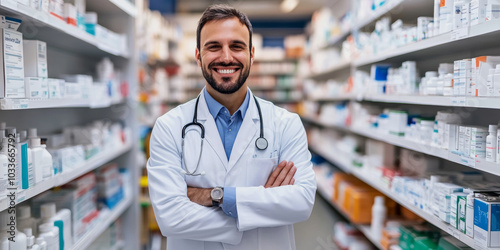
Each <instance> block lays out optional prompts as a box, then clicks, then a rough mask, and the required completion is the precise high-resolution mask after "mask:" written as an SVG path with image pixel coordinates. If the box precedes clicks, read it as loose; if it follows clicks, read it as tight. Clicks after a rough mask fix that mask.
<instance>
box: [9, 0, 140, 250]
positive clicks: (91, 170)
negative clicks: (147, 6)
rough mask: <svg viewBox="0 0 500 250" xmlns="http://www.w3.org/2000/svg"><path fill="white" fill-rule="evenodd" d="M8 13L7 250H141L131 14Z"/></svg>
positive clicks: (95, 8)
mask: <svg viewBox="0 0 500 250" xmlns="http://www.w3.org/2000/svg"><path fill="white" fill-rule="evenodd" d="M0 15H1V19H2V22H1V23H0V31H1V34H2V36H1V37H2V39H1V41H0V42H1V43H2V45H1V46H2V48H3V49H2V50H1V53H0V54H1V55H0V56H1V57H2V58H1V61H2V66H1V67H2V68H1V72H3V73H2V75H1V85H0V86H1V87H0V138H1V140H2V141H3V143H2V147H1V148H2V150H1V154H0V160H1V164H0V166H2V169H1V173H2V174H0V192H1V194H2V197H1V198H0V221H1V225H2V226H1V228H0V237H1V239H0V240H1V243H0V244H1V247H0V248H1V249H16V250H17V249H19V250H22V249H38V248H37V247H41V248H40V249H121V248H124V246H127V248H130V249H138V248H139V237H138V235H139V230H138V228H137V225H138V224H139V208H138V207H137V205H136V204H137V203H138V191H139V189H138V186H137V184H136V183H137V179H138V170H137V169H138V168H137V164H136V162H137V161H136V156H137V152H138V148H137V146H136V144H137V143H136V142H137V140H138V136H137V132H136V131H137V128H136V127H137V121H136V118H135V113H136V111H135V106H136V105H135V104H134V103H135V101H134V99H135V96H136V95H135V91H136V86H135V85H136V84H135V82H136V74H137V73H136V67H137V66H136V62H135V55H134V54H133V53H131V52H132V51H133V48H134V46H135V45H134V34H135V33H134V27H135V22H134V20H135V15H136V8H135V5H134V4H133V3H131V2H129V1H120V0H109V1H108V0H105V1H93V0H87V1H81V0H70V1H62V0H61V1H59V0H54V1H45V0H43V1H24V0H19V1H15V0H2V1H0ZM116 19H119V20H120V22H116V21H115V20H116ZM14 240H15V241H14ZM44 246H45V248H44Z"/></svg>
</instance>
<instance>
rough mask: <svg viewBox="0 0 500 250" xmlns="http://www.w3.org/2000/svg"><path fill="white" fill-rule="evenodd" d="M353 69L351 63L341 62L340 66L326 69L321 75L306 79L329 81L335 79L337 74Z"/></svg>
mask: <svg viewBox="0 0 500 250" xmlns="http://www.w3.org/2000/svg"><path fill="white" fill-rule="evenodd" d="M350 67H351V61H340V62H339V63H338V64H336V65H334V66H333V67H331V68H329V69H326V70H324V71H322V72H319V73H314V74H311V75H310V76H308V77H306V78H310V79H313V80H317V81H320V80H328V79H330V78H332V77H335V75H336V73H337V72H338V71H341V70H346V69H349V68H350Z"/></svg>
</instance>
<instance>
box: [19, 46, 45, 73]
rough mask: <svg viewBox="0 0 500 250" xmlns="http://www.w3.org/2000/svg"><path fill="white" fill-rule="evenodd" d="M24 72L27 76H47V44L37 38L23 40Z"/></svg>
mask: <svg viewBox="0 0 500 250" xmlns="http://www.w3.org/2000/svg"><path fill="white" fill-rule="evenodd" d="M23 47H24V48H23V49H24V74H25V76H27V77H45V78H47V77H49V74H48V71H47V44H46V43H45V42H42V41H38V40H24V41H23Z"/></svg>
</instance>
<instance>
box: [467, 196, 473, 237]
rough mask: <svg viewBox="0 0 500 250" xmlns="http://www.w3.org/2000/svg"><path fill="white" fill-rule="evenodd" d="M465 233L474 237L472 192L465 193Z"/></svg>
mask: <svg viewBox="0 0 500 250" xmlns="http://www.w3.org/2000/svg"><path fill="white" fill-rule="evenodd" d="M465 234H467V236H469V237H474V194H473V193H471V194H468V195H467V207H466V209H465Z"/></svg>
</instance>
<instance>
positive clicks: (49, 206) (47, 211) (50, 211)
mask: <svg viewBox="0 0 500 250" xmlns="http://www.w3.org/2000/svg"><path fill="white" fill-rule="evenodd" d="M54 216H56V204H55V203H54V202H49V203H45V204H43V205H42V206H41V207H40V217H42V219H48V218H52V217H54Z"/></svg>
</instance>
